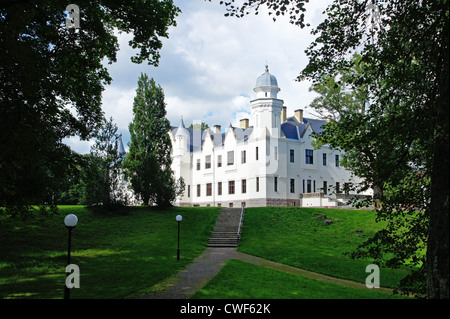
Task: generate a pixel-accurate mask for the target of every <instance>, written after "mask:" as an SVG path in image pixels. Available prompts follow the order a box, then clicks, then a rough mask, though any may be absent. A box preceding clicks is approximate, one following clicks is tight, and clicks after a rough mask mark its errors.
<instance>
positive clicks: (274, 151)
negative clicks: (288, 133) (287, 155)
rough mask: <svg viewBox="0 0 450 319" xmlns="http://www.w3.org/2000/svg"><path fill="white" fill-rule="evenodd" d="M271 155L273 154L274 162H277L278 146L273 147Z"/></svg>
mask: <svg viewBox="0 0 450 319" xmlns="http://www.w3.org/2000/svg"><path fill="white" fill-rule="evenodd" d="M273 154H274V157H275V160H278V146H275V147H274V150H273Z"/></svg>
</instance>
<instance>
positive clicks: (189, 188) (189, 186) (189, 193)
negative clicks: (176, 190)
mask: <svg viewBox="0 0 450 319" xmlns="http://www.w3.org/2000/svg"><path fill="white" fill-rule="evenodd" d="M188 197H191V185H188Z"/></svg>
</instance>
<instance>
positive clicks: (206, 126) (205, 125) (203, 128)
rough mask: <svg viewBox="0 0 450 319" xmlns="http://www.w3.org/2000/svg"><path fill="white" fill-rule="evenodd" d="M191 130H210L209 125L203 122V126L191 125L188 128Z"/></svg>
mask: <svg viewBox="0 0 450 319" xmlns="http://www.w3.org/2000/svg"><path fill="white" fill-rule="evenodd" d="M188 128H189V129H194V130H202V131H204V130H206V129H207V128H209V125H208V124H206V123H203V122H201V124H194V123H192V124H191V125H189V127H188Z"/></svg>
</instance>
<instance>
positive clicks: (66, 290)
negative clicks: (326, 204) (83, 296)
mask: <svg viewBox="0 0 450 319" xmlns="http://www.w3.org/2000/svg"><path fill="white" fill-rule="evenodd" d="M66 227H67V229H68V230H69V240H68V243H67V265H70V250H71V244H72V230H73V229H74V228H75V227H71V226H66ZM68 276H69V274H68V273H67V275H66V278H67V277H68ZM64 299H70V289H69V288H68V287H67V283H66V285H65V290H64Z"/></svg>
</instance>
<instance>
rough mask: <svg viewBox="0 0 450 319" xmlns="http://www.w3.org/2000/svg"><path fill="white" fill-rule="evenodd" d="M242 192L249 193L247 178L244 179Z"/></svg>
mask: <svg viewBox="0 0 450 319" xmlns="http://www.w3.org/2000/svg"><path fill="white" fill-rule="evenodd" d="M241 186H242V194H245V193H247V180H246V179H243V180H242V185H241Z"/></svg>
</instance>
